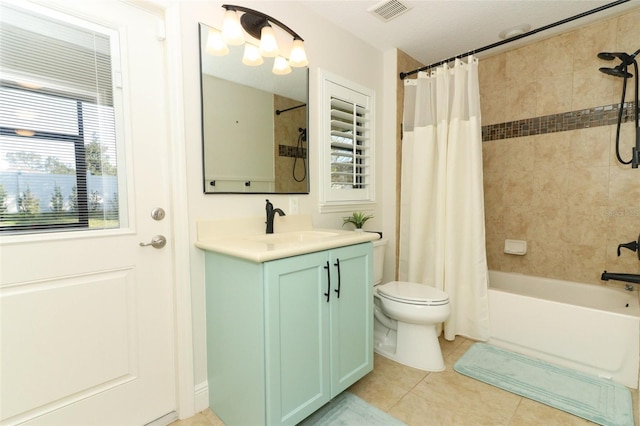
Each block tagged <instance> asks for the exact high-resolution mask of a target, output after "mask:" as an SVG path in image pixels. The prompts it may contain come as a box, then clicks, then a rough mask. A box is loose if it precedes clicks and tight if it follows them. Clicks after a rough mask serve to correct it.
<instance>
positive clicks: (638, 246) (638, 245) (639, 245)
mask: <svg viewBox="0 0 640 426" xmlns="http://www.w3.org/2000/svg"><path fill="white" fill-rule="evenodd" d="M623 247H624V248H626V249H629V250H631V251H637V252H638V259H640V235H638V241H631V242H630V243H626V244H619V245H618V256H620V254H621V253H620V249H621V248H623Z"/></svg>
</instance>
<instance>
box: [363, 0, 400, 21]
mask: <svg viewBox="0 0 640 426" xmlns="http://www.w3.org/2000/svg"><path fill="white" fill-rule="evenodd" d="M409 9H410V7H409V6H407V5H406V4H404V3H402V2H400V1H398V0H388V1H383V2H380V3H378V4H376V5H375V6H371V7H370V8H369V9H367V11H368V12H369V13H371V14H373V15H374V16H375V17H377V18H378V19H380V20H382V21H383V22H389V21H390V20H392V19H394V18H397V17H398V16H400V15H402V14H403V13H405V12H406V11H408V10H409Z"/></svg>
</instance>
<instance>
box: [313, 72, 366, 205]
mask: <svg viewBox="0 0 640 426" xmlns="http://www.w3.org/2000/svg"><path fill="white" fill-rule="evenodd" d="M319 76H320V86H321V87H320V93H321V94H322V108H321V111H322V112H321V117H320V123H321V124H320V125H321V127H322V132H321V133H322V139H321V142H322V143H321V148H320V153H321V159H320V170H321V173H320V177H321V183H320V193H321V196H320V212H345V211H352V210H353V209H354V208H355V209H360V210H368V209H370V208H373V207H374V206H375V104H376V103H375V91H374V90H372V89H369V88H367V87H364V86H362V85H359V84H357V83H354V82H352V81H349V80H347V79H345V78H342V77H340V76H337V75H334V74H331V73H328V72H326V71H323V70H320V72H319ZM332 97H337V98H340V99H344V100H345V101H348V102H352V103H354V104H358V105H362V104H363V103H364V107H365V109H366V110H367V111H368V115H367V119H368V123H369V125H368V133H369V134H368V135H367V138H366V141H367V144H368V145H367V151H368V156H367V160H366V161H367V164H366V165H365V166H364V167H365V168H366V170H367V173H366V179H367V181H366V183H365V185H364V187H363V188H353V189H343V188H342V189H336V188H332V185H331V165H332V164H331V99H332Z"/></svg>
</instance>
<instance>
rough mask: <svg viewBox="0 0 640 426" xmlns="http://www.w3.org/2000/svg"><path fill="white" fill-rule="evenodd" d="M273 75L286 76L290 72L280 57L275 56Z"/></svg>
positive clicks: (285, 61) (286, 63)
mask: <svg viewBox="0 0 640 426" xmlns="http://www.w3.org/2000/svg"><path fill="white" fill-rule="evenodd" d="M272 71H273V73H274V74H276V75H287V74H289V73H290V72H291V67H290V66H289V62H288V61H287V60H286V59H285V58H283V57H282V56H276V59H275V60H274V61H273V70H272Z"/></svg>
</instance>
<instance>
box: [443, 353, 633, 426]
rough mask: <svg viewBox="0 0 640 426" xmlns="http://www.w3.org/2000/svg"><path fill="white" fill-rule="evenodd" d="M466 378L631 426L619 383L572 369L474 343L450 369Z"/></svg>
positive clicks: (625, 393) (602, 421)
mask: <svg viewBox="0 0 640 426" xmlns="http://www.w3.org/2000/svg"><path fill="white" fill-rule="evenodd" d="M453 368H454V370H455V371H457V372H458V373H461V374H464V375H465V376H469V377H472V378H474V379H477V380H480V381H482V382H485V383H488V384H490V385H493V386H496V387H498V388H501V389H504V390H506V391H509V392H513V393H515V394H517V395H520V396H523V397H525V398H529V399H532V400H534V401H538V402H541V403H543V404H546V405H549V406H551V407H554V408H557V409H559V410H562V411H566V412H568V413H571V414H574V415H576V416H578V417H582V418H584V419H587V420H590V421H592V422H595V423H598V424H601V425H607V426H608V425H611V426H613V425H616V426H618V425H619V426H633V408H632V403H631V392H630V391H629V389H627V388H626V387H625V386H622V385H620V384H618V383H615V382H612V381H610V380H605V379H600V378H598V377H595V376H591V375H588V374H585V373H581V372H578V371H573V370H569V369H567V368H563V367H558V366H555V365H553V364H549V363H546V362H544V361H539V360H536V359H533V358H529V357H527V356H524V355H520V354H516V353H513V352H510V351H506V350H504V349H500V348H497V347H495V346H491V345H487V344H484V343H475V344H474V345H473V346H472V347H471V348H469V350H468V351H467V352H466V353H465V354H464V355H462V357H460V359H459V360H458V362H456V364H455V366H454V367H453Z"/></svg>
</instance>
